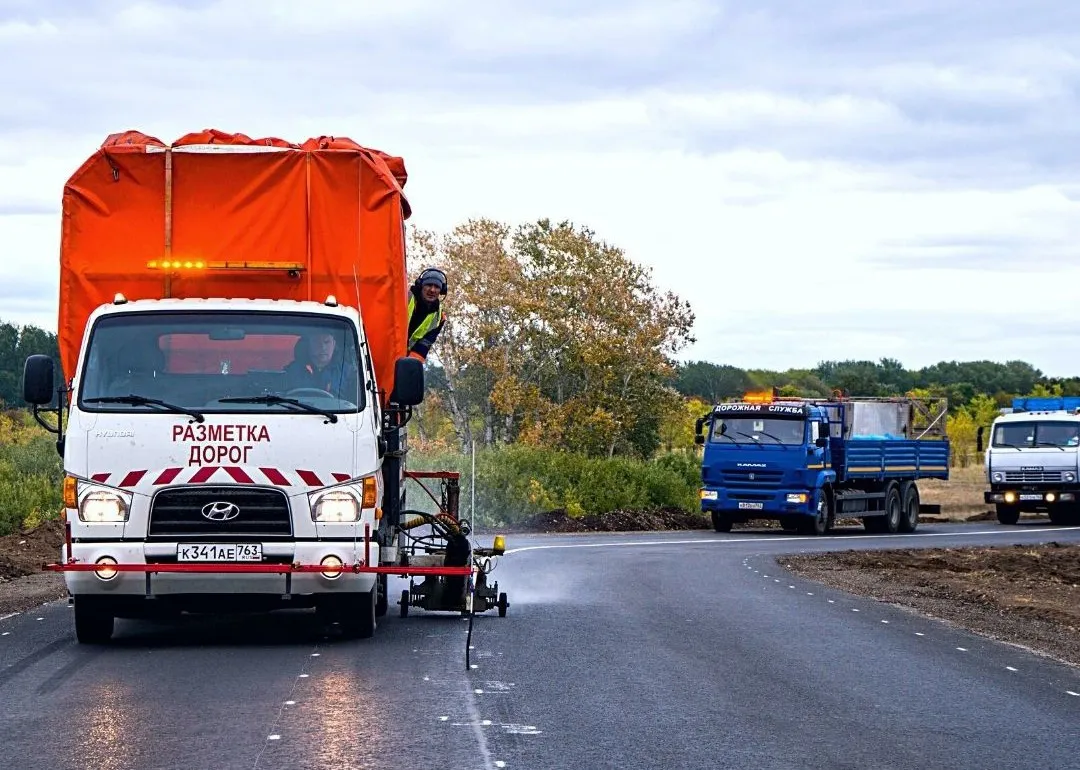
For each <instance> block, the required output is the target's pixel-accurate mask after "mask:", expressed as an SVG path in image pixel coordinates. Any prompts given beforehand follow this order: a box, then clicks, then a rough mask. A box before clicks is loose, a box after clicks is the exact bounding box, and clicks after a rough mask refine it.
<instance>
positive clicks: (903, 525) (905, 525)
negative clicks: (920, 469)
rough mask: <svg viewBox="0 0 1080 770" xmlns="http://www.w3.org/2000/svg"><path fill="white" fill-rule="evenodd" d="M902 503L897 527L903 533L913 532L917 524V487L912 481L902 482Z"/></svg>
mask: <svg viewBox="0 0 1080 770" xmlns="http://www.w3.org/2000/svg"><path fill="white" fill-rule="evenodd" d="M901 489H902V491H903V495H902V498H903V505H902V506H901V509H900V525H899V527H898V528H897V529H898V530H899V531H900V532H903V533H905V534H908V533H911V532H914V531H915V530H916V529H917V528H918V526H919V488H918V487H917V486H915V484H913V483H908V484H904V485H903V486H902V487H901Z"/></svg>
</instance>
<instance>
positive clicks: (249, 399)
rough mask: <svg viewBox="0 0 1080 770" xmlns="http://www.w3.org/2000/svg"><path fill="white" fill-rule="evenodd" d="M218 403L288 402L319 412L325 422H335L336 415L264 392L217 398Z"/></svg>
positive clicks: (312, 411)
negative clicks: (254, 394)
mask: <svg viewBox="0 0 1080 770" xmlns="http://www.w3.org/2000/svg"><path fill="white" fill-rule="evenodd" d="M218 402H219V403H222V404H289V405H290V406H298V407H300V408H301V409H303V410H304V411H305V412H311V413H312V414H321V415H322V416H323V417H325V418H326V420H327V422H337V421H338V416H337V415H336V414H334V413H333V412H328V411H326V410H325V409H319V408H318V407H316V406H312V405H311V404H305V403H304V402H303V401H299V400H297V399H295V398H287V397H285V396H275V395H273V394H266V395H264V396H236V397H232V398H219V399H218Z"/></svg>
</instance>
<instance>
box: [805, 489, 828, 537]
mask: <svg viewBox="0 0 1080 770" xmlns="http://www.w3.org/2000/svg"><path fill="white" fill-rule="evenodd" d="M832 524H833V512H832V501H831V499H830V497H829V493H828V492H827V491H826V490H824V489H823V490H821V493H820V494H819V495H818V502H817V516H815V517H814V518H813V519H810V520H805V519H804V520H803V521H801V522H799V534H801V535H812V536H814V537H821V536H822V535H825V534H827V533H828V532H829V530H830V529H832Z"/></svg>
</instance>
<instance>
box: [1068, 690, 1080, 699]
mask: <svg viewBox="0 0 1080 770" xmlns="http://www.w3.org/2000/svg"><path fill="white" fill-rule="evenodd" d="M1065 694H1066V695H1072V696H1074V697H1077V698H1080V692H1073V691H1072V690H1066V691H1065Z"/></svg>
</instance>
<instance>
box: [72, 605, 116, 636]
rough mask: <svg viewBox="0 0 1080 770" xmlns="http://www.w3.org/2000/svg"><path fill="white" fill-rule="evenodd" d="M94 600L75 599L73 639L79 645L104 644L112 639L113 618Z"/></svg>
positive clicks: (106, 609) (105, 608)
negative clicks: (77, 641) (76, 640)
mask: <svg viewBox="0 0 1080 770" xmlns="http://www.w3.org/2000/svg"><path fill="white" fill-rule="evenodd" d="M96 598H97V597H93V596H76V597H75V638H76V639H78V640H79V644H104V643H105V642H107V641H109V640H110V639H111V638H112V635H113V623H114V620H115V618H114V617H113V614H112V612H110V611H109V609H108V608H107V607H106V606H105V605H104V604H103V603H102V602H100V601H96Z"/></svg>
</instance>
